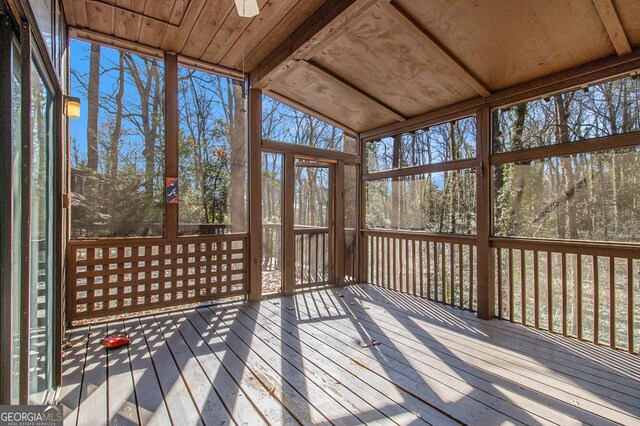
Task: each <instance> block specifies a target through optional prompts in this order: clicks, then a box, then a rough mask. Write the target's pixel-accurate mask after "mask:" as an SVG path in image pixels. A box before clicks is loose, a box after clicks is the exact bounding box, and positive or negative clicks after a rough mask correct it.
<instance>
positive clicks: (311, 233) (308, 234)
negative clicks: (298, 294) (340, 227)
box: [294, 226, 330, 288]
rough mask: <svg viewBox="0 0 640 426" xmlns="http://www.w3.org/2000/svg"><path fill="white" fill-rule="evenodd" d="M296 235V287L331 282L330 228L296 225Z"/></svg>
mask: <svg viewBox="0 0 640 426" xmlns="http://www.w3.org/2000/svg"><path fill="white" fill-rule="evenodd" d="M294 235H295V259H296V260H295V285H294V288H306V287H311V286H316V285H324V284H329V282H330V277H329V272H330V271H329V228H320V227H302V226H296V227H295V229H294Z"/></svg>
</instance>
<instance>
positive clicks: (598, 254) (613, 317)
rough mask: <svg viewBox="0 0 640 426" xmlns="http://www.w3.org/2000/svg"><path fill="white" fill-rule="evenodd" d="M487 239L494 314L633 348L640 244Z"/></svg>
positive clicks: (639, 304) (639, 310)
mask: <svg viewBox="0 0 640 426" xmlns="http://www.w3.org/2000/svg"><path fill="white" fill-rule="evenodd" d="M491 245H492V246H493V247H494V249H493V250H494V259H495V271H494V273H495V281H496V313H497V316H498V318H501V319H506V320H509V321H512V322H516V323H520V324H524V325H527V326H531V327H535V328H538V329H542V330H548V331H551V332H554V333H561V334H563V335H565V336H573V337H576V338H578V339H580V340H587V341H591V342H594V343H597V344H604V345H608V346H611V347H612V348H616V349H625V350H628V351H629V352H636V353H637V352H638V350H639V347H638V346H639V345H638V340H640V339H639V337H640V336H638V334H639V333H638V324H637V323H638V321H640V300H636V299H637V298H638V292H639V287H640V247H638V246H637V245H630V244H603V243H582V242H563V241H544V240H524V239H510V238H492V239H491ZM634 298H635V299H634Z"/></svg>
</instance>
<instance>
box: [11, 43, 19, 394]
mask: <svg viewBox="0 0 640 426" xmlns="http://www.w3.org/2000/svg"><path fill="white" fill-rule="evenodd" d="M19 52H20V48H19V46H18V45H17V44H16V43H13V44H12V52H11V365H10V371H11V392H10V394H11V403H12V404H18V403H19V399H18V395H19V390H20V354H21V348H20V324H21V321H20V300H21V294H22V293H21V289H22V279H21V275H20V272H21V270H22V125H21V120H22V114H21V112H22V102H21V100H22V83H21V66H22V61H21V60H20V53H19Z"/></svg>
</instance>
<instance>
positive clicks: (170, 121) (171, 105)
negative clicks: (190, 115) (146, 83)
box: [164, 52, 180, 239]
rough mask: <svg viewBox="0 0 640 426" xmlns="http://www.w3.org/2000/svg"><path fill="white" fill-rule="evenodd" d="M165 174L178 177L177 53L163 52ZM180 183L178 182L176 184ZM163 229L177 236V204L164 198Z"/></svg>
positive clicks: (170, 236) (169, 176)
mask: <svg viewBox="0 0 640 426" xmlns="http://www.w3.org/2000/svg"><path fill="white" fill-rule="evenodd" d="M164 67H165V68H164V79H165V82H164V88H165V101H164V109H165V115H164V116H165V141H166V146H165V176H166V177H167V178H177V177H178V55H176V54H175V53H171V52H165V55H164ZM179 185H180V183H179V182H178V186H179ZM164 206H165V214H164V225H165V226H164V229H165V237H166V238H170V239H171V238H177V237H178V204H167V203H166V200H165V204H164Z"/></svg>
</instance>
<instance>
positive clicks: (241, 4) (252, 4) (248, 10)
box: [235, 0, 260, 18]
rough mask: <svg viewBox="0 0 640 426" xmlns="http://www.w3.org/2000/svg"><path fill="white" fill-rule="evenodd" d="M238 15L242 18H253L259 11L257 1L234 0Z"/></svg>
mask: <svg viewBox="0 0 640 426" xmlns="http://www.w3.org/2000/svg"><path fill="white" fill-rule="evenodd" d="M235 2H236V9H237V10H238V15H240V16H241V17H243V18H253V17H254V16H256V15H257V14H258V13H260V9H259V8H258V0H235Z"/></svg>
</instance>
